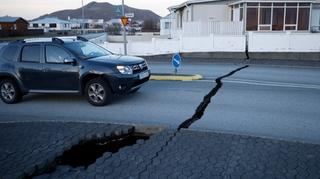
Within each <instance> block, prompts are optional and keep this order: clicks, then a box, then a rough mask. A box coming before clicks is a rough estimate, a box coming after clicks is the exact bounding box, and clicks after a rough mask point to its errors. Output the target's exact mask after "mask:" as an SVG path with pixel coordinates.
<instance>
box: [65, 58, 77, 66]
mask: <svg viewBox="0 0 320 179" xmlns="http://www.w3.org/2000/svg"><path fill="white" fill-rule="evenodd" d="M63 63H64V64H73V65H74V64H75V63H76V60H75V59H74V58H65V59H64V60H63Z"/></svg>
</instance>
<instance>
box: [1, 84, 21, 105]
mask: <svg viewBox="0 0 320 179" xmlns="http://www.w3.org/2000/svg"><path fill="white" fill-rule="evenodd" d="M0 93H1V94H0V97H1V100H2V101H3V102H5V103H7V104H14V103H17V102H19V101H21V99H22V93H21V91H20V89H19V87H18V85H17V84H16V83H15V82H14V81H12V80H10V79H7V80H3V81H1V82H0Z"/></svg>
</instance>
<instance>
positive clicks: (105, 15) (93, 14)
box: [35, 2, 160, 22]
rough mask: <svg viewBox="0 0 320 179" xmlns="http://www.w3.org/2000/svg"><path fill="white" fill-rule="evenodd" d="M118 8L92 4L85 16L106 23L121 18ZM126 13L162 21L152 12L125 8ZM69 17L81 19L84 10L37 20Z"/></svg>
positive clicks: (85, 11)
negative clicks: (102, 20)
mask: <svg viewBox="0 0 320 179" xmlns="http://www.w3.org/2000/svg"><path fill="white" fill-rule="evenodd" d="M117 7H118V6H117V5H112V4H110V3H107V2H101V3H98V2H90V3H89V4H87V5H86V6H84V16H85V19H104V20H105V21H108V20H110V19H115V18H119V16H118V14H117V12H116V10H117ZM125 12H126V13H134V18H133V20H143V21H150V20H151V21H156V22H158V21H159V20H160V16H159V15H157V14H155V13H154V12H152V11H150V10H144V9H136V8H132V7H129V6H125ZM68 16H69V17H70V18H77V19H81V18H82V8H81V7H80V8H78V9H69V10H61V11H56V12H53V13H51V14H45V15H42V16H40V17H38V18H36V19H41V18H44V17H57V18H59V19H63V20H67V19H68ZM36 19H35V20H36Z"/></svg>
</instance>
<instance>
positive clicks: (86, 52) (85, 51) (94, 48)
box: [65, 42, 111, 60]
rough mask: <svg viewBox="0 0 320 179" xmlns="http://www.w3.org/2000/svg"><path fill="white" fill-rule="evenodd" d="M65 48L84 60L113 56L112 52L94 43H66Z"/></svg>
mask: <svg viewBox="0 0 320 179" xmlns="http://www.w3.org/2000/svg"><path fill="white" fill-rule="evenodd" d="M65 47H66V48H67V49H69V50H70V51H71V52H73V53H74V54H75V55H76V56H78V57H79V58H81V59H84V60H85V59H90V58H95V57H101V56H106V55H111V52H109V51H108V50H106V49H104V48H102V47H100V46H98V45H96V44H94V43H92V42H75V43H66V44H65Z"/></svg>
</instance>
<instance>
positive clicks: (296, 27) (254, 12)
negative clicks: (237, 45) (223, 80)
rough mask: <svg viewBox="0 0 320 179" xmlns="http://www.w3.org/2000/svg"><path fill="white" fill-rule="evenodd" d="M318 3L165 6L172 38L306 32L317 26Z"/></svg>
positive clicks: (220, 0)
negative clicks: (169, 14) (179, 36)
mask: <svg viewBox="0 0 320 179" xmlns="http://www.w3.org/2000/svg"><path fill="white" fill-rule="evenodd" d="M319 2H320V0H236V1H234V0H190V1H186V2H184V3H182V4H180V5H177V6H172V7H169V8H168V9H169V11H170V12H172V13H174V14H175V18H174V19H175V20H174V21H173V24H172V26H171V31H172V33H173V35H177V34H184V35H209V34H235V35H237V34H244V33H245V32H248V31H259V32H273V31H275V32H281V31H291V32H292V31H294V32H309V31H310V30H311V29H312V28H314V27H313V26H319V23H320V22H319V21H320V20H319V19H320V17H319V16H320V15H319V14H320V7H319V6H320V5H319V4H318V3H319Z"/></svg>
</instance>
